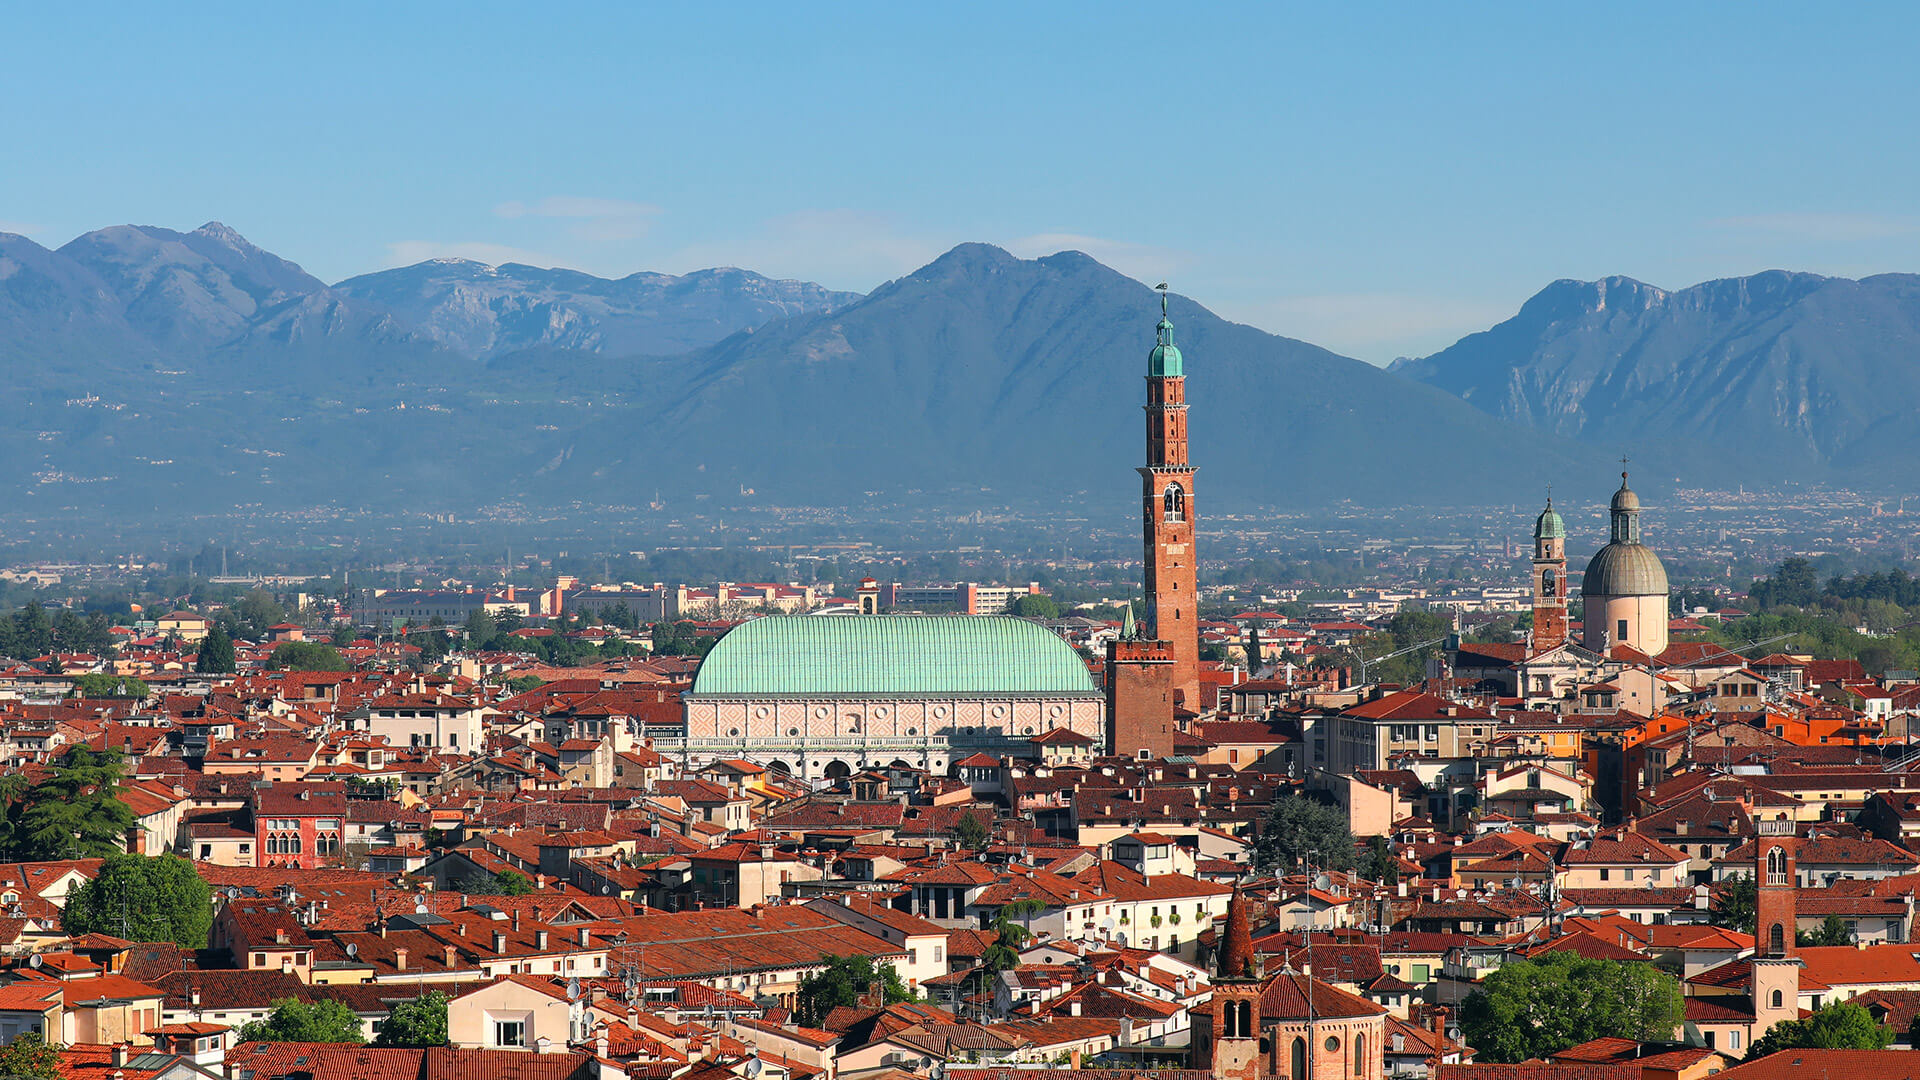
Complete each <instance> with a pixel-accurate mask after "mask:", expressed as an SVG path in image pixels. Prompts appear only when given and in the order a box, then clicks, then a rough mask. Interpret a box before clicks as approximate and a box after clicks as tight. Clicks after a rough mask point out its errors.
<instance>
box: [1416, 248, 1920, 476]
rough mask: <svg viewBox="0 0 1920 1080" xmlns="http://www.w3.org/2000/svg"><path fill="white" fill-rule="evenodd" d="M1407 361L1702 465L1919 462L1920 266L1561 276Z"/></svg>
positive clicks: (1734, 469)
mask: <svg viewBox="0 0 1920 1080" xmlns="http://www.w3.org/2000/svg"><path fill="white" fill-rule="evenodd" d="M1393 370H1394V372H1395V373H1397V374H1399V375H1402V376H1405V377H1407V378H1410V379H1415V380H1418V381H1420V382H1423V383H1426V384H1428V385H1430V386H1435V387H1438V388H1440V389H1442V390H1445V391H1447V392H1448V393H1449V394H1453V395H1455V396H1457V397H1459V398H1460V399H1461V400H1463V401H1465V402H1467V403H1468V404H1471V405H1473V406H1474V407H1476V408H1478V409H1481V410H1482V411H1484V412H1486V413H1487V414H1489V415H1491V416H1495V417H1499V418H1500V419H1503V420H1508V421H1512V422H1515V423H1519V424H1524V425H1526V426H1528V427H1532V428H1535V429H1538V430H1541V431H1546V432H1551V433H1553V434H1556V435H1560V436H1563V437H1566V438H1569V439H1575V440H1579V441H1581V442H1585V443H1590V444H1598V445H1605V446H1612V447H1617V448H1619V449H1621V450H1633V449H1634V448H1638V447H1654V448H1659V449H1660V451H1661V452H1662V453H1664V454H1666V455H1668V456H1670V457H1672V458H1673V459H1674V460H1675V463H1676V465H1677V466H1678V467H1680V468H1684V469H1685V470H1687V471H1688V472H1689V473H1690V474H1691V475H1692V476H1695V477H1699V478H1701V479H1702V480H1707V481H1718V482H1723V483H1725V482H1729V481H1734V482H1744V483H1746V484H1747V485H1749V486H1766V485H1767V484H1768V483H1769V482H1770V481H1776V480H1792V481H1808V482H1822V481H1824V482H1833V483H1842V484H1849V485H1856V486H1870V487H1894V486H1909V487H1910V486H1911V485H1912V484H1913V482H1914V481H1915V480H1916V479H1920V467H1917V463H1920V454H1916V451H1920V424H1917V423H1916V420H1920V275H1915V274H1880V275H1877V276H1874V277H1868V278H1863V279H1860V280H1858V281H1854V280H1849V279H1846V278H1829V277H1821V276H1819V275H1816V274H1795V273H1787V272H1785V271H1779V270H1775V271H1769V272H1767V273H1762V274H1755V275H1753V276H1751V277H1741V278H1728V279H1724V280H1719V281H1709V282H1706V283H1704V284H1701V285H1695V286H1693V287H1692V288H1687V289H1681V290H1679V291H1677V292H1667V291H1665V290H1662V289H1657V288H1655V287H1653V286H1651V285H1647V284H1644V283H1642V282H1638V281H1634V280H1633V279H1631V278H1622V277H1612V278H1605V279H1603V280H1600V281H1557V282H1554V283H1553V284H1552V285H1550V286H1548V287H1547V288H1546V289H1543V290H1542V291H1541V292H1540V293H1538V294H1537V295H1535V296H1534V297H1533V298H1532V299H1531V300H1528V301H1527V302H1526V304H1525V305H1523V306H1522V307H1521V308H1520V311H1519V312H1518V313H1517V314H1516V315H1514V317H1513V318H1511V319H1508V320H1507V321H1505V322H1503V323H1501V324H1499V325H1498V326H1495V327H1493V328H1492V329H1490V330H1487V331H1485V332H1483V333H1478V334H1472V335H1470V336H1468V337H1465V338H1462V339H1461V340H1460V341H1459V342H1457V343H1455V344H1454V345H1453V346H1451V347H1450V348H1447V349H1445V350H1442V351H1441V352H1438V353H1435V354H1434V355H1432V356H1429V357H1425V358H1423V359H1419V360H1402V361H1399V362H1397V363H1395V364H1394V366H1393Z"/></svg>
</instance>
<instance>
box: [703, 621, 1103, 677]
mask: <svg viewBox="0 0 1920 1080" xmlns="http://www.w3.org/2000/svg"><path fill="white" fill-rule="evenodd" d="M692 693H693V694H695V695H701V694H707V695H729V696H730V695H736V694H763V695H778V696H786V695H794V694H805V695H820V696H828V695H831V696H840V695H850V694H872V695H896V696H923V697H924V696H951V695H966V694H1078V695H1097V694H1098V693H1099V691H1097V690H1096V689H1095V688H1094V685H1093V676H1092V675H1091V674H1090V673H1089V672H1088V671H1087V665H1086V663H1085V662H1084V661H1082V660H1081V658H1080V654H1079V653H1078V652H1076V651H1075V650H1074V648H1073V646H1071V645H1069V644H1067V643H1066V642H1065V641H1063V640H1061V638H1060V636H1059V635H1058V634H1055V633H1054V632H1053V631H1051V630H1048V629H1047V628H1046V627H1044V626H1041V625H1039V624H1038V623H1031V622H1028V621H1026V620H1025V619H1015V618H1012V617H1009V616H1005V615H770V616H767V617H766V618H763V619H754V620H752V621H750V622H744V623H741V624H740V625H739V626H736V627H734V628H733V629H732V630H730V631H728V632H727V634H726V635H725V636H724V637H722V638H721V639H720V640H719V642H718V643H716V644H715V645H714V647H713V651H712V652H710V653H708V654H707V657H706V659H705V660H703V661H701V663H700V669H699V671H697V672H696V673H695V674H694V677H693V691H692Z"/></svg>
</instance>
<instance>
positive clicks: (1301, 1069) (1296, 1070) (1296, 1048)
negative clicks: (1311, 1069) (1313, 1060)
mask: <svg viewBox="0 0 1920 1080" xmlns="http://www.w3.org/2000/svg"><path fill="white" fill-rule="evenodd" d="M1290 1064H1291V1066H1292V1067H1291V1068H1290V1069H1288V1070H1287V1075H1288V1076H1289V1077H1291V1078H1292V1080H1307V1040H1305V1039H1303V1038H1301V1037H1300V1036H1298V1035H1295V1036H1294V1037H1293V1061H1292V1062H1291V1063H1290Z"/></svg>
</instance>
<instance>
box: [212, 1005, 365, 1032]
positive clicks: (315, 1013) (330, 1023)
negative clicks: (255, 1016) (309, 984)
mask: <svg viewBox="0 0 1920 1080" xmlns="http://www.w3.org/2000/svg"><path fill="white" fill-rule="evenodd" d="M240 1041H241V1042H317V1043H364V1042H366V1041H367V1039H366V1036H365V1035H363V1034H361V1032H360V1017H359V1016H358V1015H356V1014H355V1013H354V1011H353V1009H352V1008H351V1007H349V1006H348V1005H347V1004H346V1003H345V1002H341V1001H301V1000H299V999H298V998H276V999H274V1002H273V1011H272V1012H270V1013H268V1014H267V1018H266V1019H265V1020H254V1021H252V1022H250V1023H247V1024H243V1025H241V1027H240Z"/></svg>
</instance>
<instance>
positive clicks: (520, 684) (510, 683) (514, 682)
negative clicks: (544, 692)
mask: <svg viewBox="0 0 1920 1080" xmlns="http://www.w3.org/2000/svg"><path fill="white" fill-rule="evenodd" d="M545 685H547V680H545V679H542V678H540V677H539V676H537V675H519V676H515V677H514V678H511V679H508V680H507V689H509V690H511V691H513V692H514V693H516V694H524V693H526V692H527V691H529V690H538V689H539V688H541V687H543V686H545Z"/></svg>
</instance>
